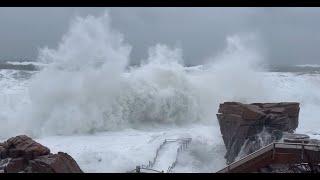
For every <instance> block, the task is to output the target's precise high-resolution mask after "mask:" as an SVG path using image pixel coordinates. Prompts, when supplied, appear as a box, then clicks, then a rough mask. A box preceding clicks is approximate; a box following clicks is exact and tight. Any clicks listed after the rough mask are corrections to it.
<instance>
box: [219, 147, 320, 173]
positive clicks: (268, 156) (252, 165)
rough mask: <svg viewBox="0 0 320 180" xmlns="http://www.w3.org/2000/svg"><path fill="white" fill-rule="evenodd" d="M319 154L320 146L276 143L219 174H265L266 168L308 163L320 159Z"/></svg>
mask: <svg viewBox="0 0 320 180" xmlns="http://www.w3.org/2000/svg"><path fill="white" fill-rule="evenodd" d="M319 153H320V146H319V144H304V143H303V142H302V143H286V142H274V143H271V144H269V145H267V146H265V147H263V148H261V149H259V150H257V151H255V152H253V153H251V154H249V155H247V156H245V157H243V158H241V159H240V160H238V161H236V162H233V163H231V164H229V165H228V166H227V167H225V168H223V169H221V170H220V171H218V172H217V173H253V172H263V169H264V168H265V167H270V166H273V167H276V166H281V165H284V164H289V163H304V162H308V157H320V156H319ZM306 155H308V157H306Z"/></svg>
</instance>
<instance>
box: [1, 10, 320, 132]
mask: <svg viewBox="0 0 320 180" xmlns="http://www.w3.org/2000/svg"><path fill="white" fill-rule="evenodd" d="M226 41H227V46H226V48H225V50H224V51H223V52H221V53H219V54H217V55H214V56H212V57H210V58H208V60H207V63H206V64H204V65H203V66H198V67H193V68H187V67H185V66H184V64H183V50H182V49H179V48H177V47H170V46H167V45H164V44H156V45H154V46H153V47H150V48H149V50H148V52H149V56H148V58H147V59H145V60H142V63H141V65H140V66H137V67H131V68H127V67H128V65H129V62H130V51H131V48H132V47H131V46H130V45H129V44H128V43H126V41H125V37H124V36H123V35H122V34H121V33H120V32H118V31H117V30H115V29H113V28H112V27H111V19H110V17H109V15H108V13H107V12H105V13H104V14H103V15H101V16H99V17H94V16H87V17H77V18H75V19H74V21H72V23H71V25H70V28H69V31H68V32H67V33H66V34H65V35H64V36H63V37H62V39H61V41H60V43H59V45H58V47H57V48H55V49H49V48H46V47H45V48H42V49H41V50H40V52H39V57H38V62H39V63H42V64H43V63H46V64H48V65H47V66H45V68H44V69H42V70H41V71H39V72H38V73H36V74H35V75H34V76H33V77H32V78H31V79H29V80H28V81H27V83H25V87H26V88H25V90H23V91H19V92H18V93H16V94H14V95H12V96H10V94H3V95H2V96H3V98H4V99H5V101H3V102H4V105H2V107H3V109H4V110H3V111H2V114H0V117H1V118H0V122H1V127H0V137H4V138H7V137H10V136H13V135H16V134H27V135H30V136H43V135H70V134H77V133H92V132H96V131H106V130H117V129H123V128H127V127H130V128H144V127H149V126H163V125H164V126H173V127H174V126H183V125H186V124H190V123H206V124H211V125H216V126H218V124H217V121H216V116H215V114H216V112H217V109H218V105H219V103H221V102H224V101H241V102H244V103H247V102H262V101H263V102H265V101H277V100H289V101H294V100H299V98H298V99H297V98H296V96H294V95H292V96H291V95H288V96H285V97H283V96H282V95H281V94H276V95H275V93H277V92H281V91H276V89H275V87H279V86H280V85H279V84H277V83H274V82H273V81H272V80H268V78H266V77H265V76H264V74H263V73H262V72H263V71H264V69H263V68H262V67H263V66H262V63H264V60H263V58H262V56H261V55H260V54H259V49H257V48H256V47H257V46H256V44H255V42H256V36H254V35H252V34H246V35H233V36H230V37H227V39H226ZM269 79H270V78H269ZM271 79H272V78H271ZM285 83H286V82H285ZM280 89H281V87H280ZM285 93H287V92H285ZM317 97H318V95H317ZM21 100H23V101H21ZM301 100H304V99H303V98H302V99H301ZM311 100H312V99H311ZM10 104H11V106H10Z"/></svg>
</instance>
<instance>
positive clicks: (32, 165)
mask: <svg viewBox="0 0 320 180" xmlns="http://www.w3.org/2000/svg"><path fill="white" fill-rule="evenodd" d="M0 173H83V171H82V170H81V168H80V167H79V165H78V164H77V162H76V161H75V160H74V159H73V158H72V157H71V156H70V155H68V154H67V153H64V152H58V153H57V154H52V153H50V149H49V148H47V147H45V146H43V145H41V144H39V143H37V142H35V141H34V140H32V139H31V138H30V137H28V136H25V135H19V136H16V137H12V138H10V139H8V140H7V141H5V142H2V143H0Z"/></svg>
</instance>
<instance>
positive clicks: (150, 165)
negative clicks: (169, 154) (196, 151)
mask: <svg viewBox="0 0 320 180" xmlns="http://www.w3.org/2000/svg"><path fill="white" fill-rule="evenodd" d="M191 140H192V139H191V138H180V139H165V140H164V142H163V143H162V144H161V145H160V146H159V148H158V149H157V150H156V155H155V156H154V158H153V160H152V161H149V163H148V165H143V164H142V165H141V166H136V168H135V169H133V170H132V171H130V172H129V173H133V172H136V173H141V170H149V171H154V172H158V173H163V172H164V171H158V170H155V169H152V168H153V166H154V165H155V163H156V162H157V159H158V157H159V153H160V151H161V150H162V149H163V147H164V145H166V144H167V143H170V142H178V141H180V142H181V144H180V146H179V147H178V149H177V154H176V158H175V161H174V162H173V163H172V164H171V165H170V166H169V167H168V169H167V173H169V172H172V169H173V168H174V167H175V166H176V164H177V163H178V157H179V154H180V152H181V151H182V150H185V149H187V147H188V144H189V143H190V142H191Z"/></svg>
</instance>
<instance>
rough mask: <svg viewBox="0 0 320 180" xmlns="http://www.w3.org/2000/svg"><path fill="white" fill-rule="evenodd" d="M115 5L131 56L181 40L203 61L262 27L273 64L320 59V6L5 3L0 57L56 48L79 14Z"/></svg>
mask: <svg viewBox="0 0 320 180" xmlns="http://www.w3.org/2000/svg"><path fill="white" fill-rule="evenodd" d="M106 9H107V10H109V13H110V15H111V18H112V25H113V27H114V28H115V29H117V30H118V31H120V32H121V33H122V34H123V35H124V36H125V39H126V41H127V42H128V43H129V44H131V45H132V47H133V49H132V53H131V60H132V61H133V62H139V61H140V60H141V59H143V58H146V56H147V49H148V47H150V46H152V45H155V44H157V43H164V44H168V45H171V46H179V47H181V48H182V49H183V54H184V59H185V62H186V63H187V64H201V63H203V61H204V60H205V59H206V58H207V57H210V56H212V55H214V54H215V53H217V52H219V51H221V50H222V49H223V48H224V47H225V45H226V44H225V43H226V42H225V39H226V37H227V36H229V35H233V34H237V33H256V34H258V35H259V39H260V40H261V44H262V45H263V47H264V50H265V51H264V52H265V53H264V56H265V58H266V59H267V60H268V62H269V63H270V64H320V53H319V50H318V44H319V43H320V23H318V20H319V18H320V9H319V8H280V7H279V8H271V7H268V8H249V7H248V8H245V7H241V8H240V7H238V8H236V7H235V8H221V7H205V8H204V7H203V8H200V7H198V8H182V7H181V8H178V7H166V8H160V7H158V8H133V7H132V8H124V7H123V8H122V7H121V8H120V7H118V8H61V7H60V8H0V59H1V60H20V59H29V60H32V59H35V58H36V57H37V53H38V48H40V47H43V46H48V47H50V48H54V47H56V46H57V43H58V42H59V40H60V39H61V37H62V35H63V34H64V33H65V32H66V31H67V29H68V26H69V23H70V21H71V19H72V18H74V17H75V16H77V15H80V16H86V15H89V14H92V15H99V14H101V13H102V12H103V11H105V10H106Z"/></svg>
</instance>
